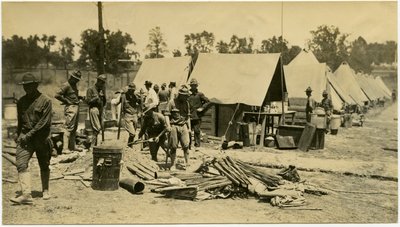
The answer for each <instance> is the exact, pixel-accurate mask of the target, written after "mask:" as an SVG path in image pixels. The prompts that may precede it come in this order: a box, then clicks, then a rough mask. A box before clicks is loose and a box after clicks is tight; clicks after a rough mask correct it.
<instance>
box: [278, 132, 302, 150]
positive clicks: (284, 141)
mask: <svg viewBox="0 0 400 227" xmlns="http://www.w3.org/2000/svg"><path fill="white" fill-rule="evenodd" d="M276 142H277V147H278V148H279V149H294V148H297V147H296V144H295V142H294V139H293V136H280V135H276Z"/></svg>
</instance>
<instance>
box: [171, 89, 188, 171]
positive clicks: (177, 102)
mask: <svg viewBox="0 0 400 227" xmlns="http://www.w3.org/2000/svg"><path fill="white" fill-rule="evenodd" d="M189 95H190V93H189V90H188V89H187V88H186V86H182V88H181V89H179V91H178V96H177V97H176V98H175V99H172V100H170V101H169V102H168V105H167V109H166V111H165V115H166V118H167V122H169V124H170V126H171V132H170V136H169V144H168V145H169V148H170V155H171V167H170V170H175V159H176V149H177V148H178V143H179V142H180V143H181V146H182V150H183V155H184V158H185V166H184V168H186V167H187V166H189V143H190V134H189V124H190V122H189V120H190V105H189V102H188V97H189Z"/></svg>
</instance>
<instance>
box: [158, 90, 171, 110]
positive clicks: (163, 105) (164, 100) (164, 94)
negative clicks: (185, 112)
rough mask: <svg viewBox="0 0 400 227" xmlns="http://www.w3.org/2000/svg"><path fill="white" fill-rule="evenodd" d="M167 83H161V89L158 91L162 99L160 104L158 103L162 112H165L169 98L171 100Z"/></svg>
mask: <svg viewBox="0 0 400 227" xmlns="http://www.w3.org/2000/svg"><path fill="white" fill-rule="evenodd" d="M166 87H167V84H166V83H163V84H162V85H161V91H160V92H158V99H159V100H160V104H159V105H158V110H159V111H160V113H164V111H165V109H166V108H167V104H168V100H169V92H168V91H167V90H166Z"/></svg>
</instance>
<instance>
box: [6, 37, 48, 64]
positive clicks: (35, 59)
mask: <svg viewBox="0 0 400 227" xmlns="http://www.w3.org/2000/svg"><path fill="white" fill-rule="evenodd" d="M39 41H40V38H39V37H38V36H37V35H31V36H29V37H28V38H27V39H24V38H23V37H20V36H17V35H13V36H12V37H11V39H7V40H6V39H4V37H3V39H2V42H3V43H2V48H3V51H2V52H3V53H2V57H3V63H4V64H5V65H6V66H7V67H11V68H33V67H37V66H38V65H39V64H40V61H41V59H42V54H43V49H42V48H41V47H40V46H39V45H38V42H39Z"/></svg>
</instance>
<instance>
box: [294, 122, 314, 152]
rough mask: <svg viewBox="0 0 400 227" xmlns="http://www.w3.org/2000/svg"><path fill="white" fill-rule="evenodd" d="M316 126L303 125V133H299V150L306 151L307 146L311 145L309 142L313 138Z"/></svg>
mask: <svg viewBox="0 0 400 227" xmlns="http://www.w3.org/2000/svg"><path fill="white" fill-rule="evenodd" d="M315 130H316V127H315V125H312V124H306V126H305V127H304V130H303V133H302V134H301V137H300V141H299V144H298V145H297V147H298V148H299V150H301V151H308V148H309V147H310V145H311V142H312V140H313V138H314V134H315Z"/></svg>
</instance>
